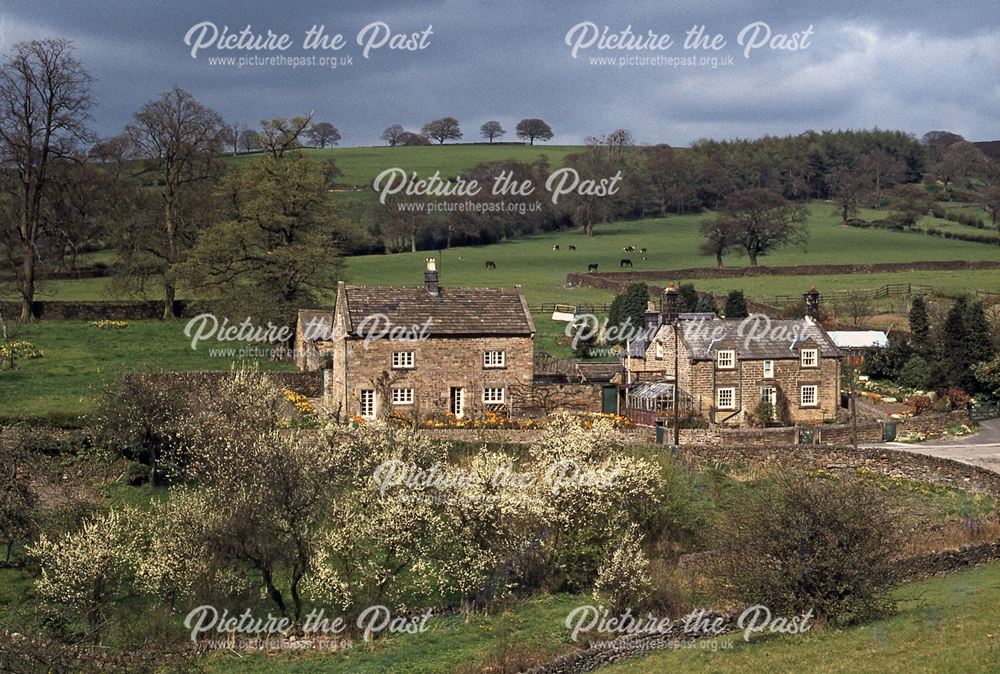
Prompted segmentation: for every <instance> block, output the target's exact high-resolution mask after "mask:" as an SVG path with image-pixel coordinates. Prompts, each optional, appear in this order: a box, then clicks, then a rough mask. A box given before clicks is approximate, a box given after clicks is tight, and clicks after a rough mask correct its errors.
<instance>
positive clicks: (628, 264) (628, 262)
mask: <svg viewBox="0 0 1000 674" xmlns="http://www.w3.org/2000/svg"><path fill="white" fill-rule="evenodd" d="M621 266H622V267H631V266H632V260H629V259H627V258H623V259H622V261H621Z"/></svg>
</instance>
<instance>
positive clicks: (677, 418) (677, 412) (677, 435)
mask: <svg viewBox="0 0 1000 674" xmlns="http://www.w3.org/2000/svg"><path fill="white" fill-rule="evenodd" d="M680 325H681V324H680V315H679V314H675V315H674V449H675V450H676V449H677V448H678V447H680V444H681V406H680V394H679V393H678V391H679V386H680V373H679V372H678V371H677V370H678V366H679V362H680V359H679V358H678V355H677V344H678V340H677V331H678V330H680Z"/></svg>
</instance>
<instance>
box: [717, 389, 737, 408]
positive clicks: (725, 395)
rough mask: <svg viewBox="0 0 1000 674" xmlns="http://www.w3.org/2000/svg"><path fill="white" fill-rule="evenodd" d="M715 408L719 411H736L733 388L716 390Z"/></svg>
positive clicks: (734, 390)
mask: <svg viewBox="0 0 1000 674" xmlns="http://www.w3.org/2000/svg"><path fill="white" fill-rule="evenodd" d="M715 407H716V408H717V409H720V410H734V409H736V389H734V388H720V389H716V390H715Z"/></svg>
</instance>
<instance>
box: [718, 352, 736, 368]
mask: <svg viewBox="0 0 1000 674" xmlns="http://www.w3.org/2000/svg"><path fill="white" fill-rule="evenodd" d="M715 366H716V367H718V368H719V369H720V370H732V369H733V368H734V367H736V352H735V351H734V350H732V349H723V350H721V351H719V352H718V353H716V354H715Z"/></svg>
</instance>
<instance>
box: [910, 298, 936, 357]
mask: <svg viewBox="0 0 1000 674" xmlns="http://www.w3.org/2000/svg"><path fill="white" fill-rule="evenodd" d="M910 342H911V343H912V344H913V348H914V349H916V350H917V351H920V352H922V353H925V352H927V351H928V350H930V346H931V321H930V318H929V317H928V315H927V303H926V302H924V298H923V297H921V296H920V295H917V296H916V297H914V298H913V306H911V307H910Z"/></svg>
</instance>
